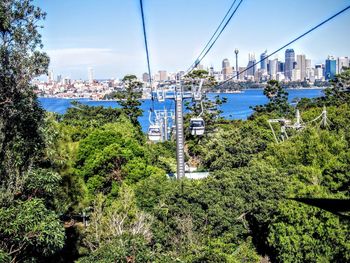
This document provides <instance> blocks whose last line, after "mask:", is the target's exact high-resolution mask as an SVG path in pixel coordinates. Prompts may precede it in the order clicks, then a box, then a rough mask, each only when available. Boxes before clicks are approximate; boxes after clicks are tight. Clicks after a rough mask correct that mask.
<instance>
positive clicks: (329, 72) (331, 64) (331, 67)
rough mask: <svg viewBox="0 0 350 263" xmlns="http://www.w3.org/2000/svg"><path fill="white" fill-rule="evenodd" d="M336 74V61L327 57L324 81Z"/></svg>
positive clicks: (331, 57)
mask: <svg viewBox="0 0 350 263" xmlns="http://www.w3.org/2000/svg"><path fill="white" fill-rule="evenodd" d="M336 73H337V61H336V60H335V59H334V57H333V56H328V58H327V59H326V71H325V77H326V80H329V79H333V78H334V76H335V74H336Z"/></svg>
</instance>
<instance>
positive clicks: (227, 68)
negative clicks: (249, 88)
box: [222, 58, 232, 80]
mask: <svg viewBox="0 0 350 263" xmlns="http://www.w3.org/2000/svg"><path fill="white" fill-rule="evenodd" d="M222 75H223V78H224V80H226V79H228V78H231V77H232V67H231V65H230V61H229V60H228V59H227V58H225V59H224V60H223V61H222Z"/></svg>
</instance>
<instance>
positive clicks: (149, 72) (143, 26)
mask: <svg viewBox="0 0 350 263" xmlns="http://www.w3.org/2000/svg"><path fill="white" fill-rule="evenodd" d="M140 11H141V18H142V29H143V39H144V42H145V49H146V57H147V68H148V81H149V85H150V87H151V98H152V111H154V99H153V87H152V75H151V66H150V59H149V57H150V56H149V51H148V39H147V33H146V23H145V15H144V11H143V0H140Z"/></svg>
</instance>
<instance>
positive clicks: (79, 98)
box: [38, 87, 327, 102]
mask: <svg viewBox="0 0 350 263" xmlns="http://www.w3.org/2000/svg"><path fill="white" fill-rule="evenodd" d="M263 89H264V88H253V89H242V91H249V90H263ZM325 89H327V87H310V88H307V87H299V88H287V90H325ZM207 93H208V94H223V95H225V94H237V95H239V94H242V93H243V92H215V91H212V92H207ZM38 98H40V99H63V100H87V101H101V102H109V101H110V102H118V101H119V100H116V99H108V100H106V99H104V100H94V99H91V98H90V97H78V98H67V97H55V96H50V97H47V96H38ZM140 100H151V98H141V99H140Z"/></svg>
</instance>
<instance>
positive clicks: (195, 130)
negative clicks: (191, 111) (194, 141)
mask: <svg viewBox="0 0 350 263" xmlns="http://www.w3.org/2000/svg"><path fill="white" fill-rule="evenodd" d="M190 131H191V135H199V136H201V135H203V134H204V131H205V123H204V120H203V118H201V117H198V118H191V120H190Z"/></svg>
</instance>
